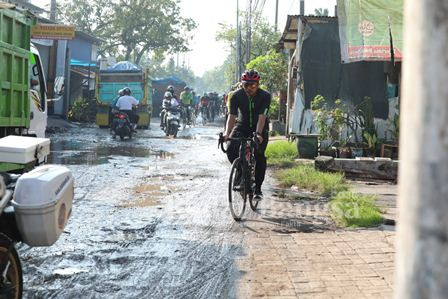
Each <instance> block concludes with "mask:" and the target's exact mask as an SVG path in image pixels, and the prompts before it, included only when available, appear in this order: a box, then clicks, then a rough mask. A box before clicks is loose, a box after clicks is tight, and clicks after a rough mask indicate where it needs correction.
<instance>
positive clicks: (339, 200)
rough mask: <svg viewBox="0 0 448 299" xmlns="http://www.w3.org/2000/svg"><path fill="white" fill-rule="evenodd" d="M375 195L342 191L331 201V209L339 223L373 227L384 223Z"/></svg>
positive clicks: (350, 225) (349, 225)
mask: <svg viewBox="0 0 448 299" xmlns="http://www.w3.org/2000/svg"><path fill="white" fill-rule="evenodd" d="M375 199H376V198H375V196H372V195H361V194H357V193H352V192H340V193H338V194H337V195H336V196H334V197H333V200H332V201H331V202H330V210H331V212H332V215H333V217H334V218H335V219H336V221H337V222H338V223H339V224H342V225H343V226H348V227H372V226H378V225H380V224H382V223H383V217H382V216H381V211H380V209H379V208H378V207H377V206H376V204H375Z"/></svg>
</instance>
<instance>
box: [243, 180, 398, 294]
mask: <svg viewBox="0 0 448 299" xmlns="http://www.w3.org/2000/svg"><path fill="white" fill-rule="evenodd" d="M269 184H273V182H272V181H268V182H267V185H269ZM267 187H268V188H269V186H267ZM372 188H373V187H372ZM371 191H372V190H371ZM319 203H320V202H319V201H318V200H315V201H301V202H300V203H299V202H295V203H293V202H291V201H288V200H285V199H281V198H278V197H275V196H274V194H273V193H272V192H267V193H266V199H265V200H264V201H263V202H262V203H261V204H260V210H259V212H258V213H252V212H250V213H247V214H246V218H247V221H244V222H242V223H241V225H242V226H244V228H245V231H246V237H245V242H244V249H245V252H244V254H243V255H242V256H241V258H240V259H239V260H238V261H237V265H238V266H239V268H240V271H241V278H240V280H239V284H238V297H239V298H248V297H278V298H289V297H290V298H297V297H299V298H391V297H392V294H393V271H394V253H395V249H394V238H395V232H394V231H393V228H390V227H389V228H388V227H381V228H375V229H359V230H358V229H357V230H355V229H338V228H336V227H335V226H334V225H333V224H332V223H331V221H330V220H329V219H328V217H327V214H326V213H325V212H324V211H322V210H320V209H311V208H310V207H313V206H314V205H316V204H319ZM306 207H308V209H309V210H308V211H307V210H306Z"/></svg>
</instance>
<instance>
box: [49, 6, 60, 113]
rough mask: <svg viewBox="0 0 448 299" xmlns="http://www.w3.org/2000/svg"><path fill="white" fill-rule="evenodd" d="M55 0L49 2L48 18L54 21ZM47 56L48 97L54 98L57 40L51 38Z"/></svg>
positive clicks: (51, 108)
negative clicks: (51, 41) (51, 43)
mask: <svg viewBox="0 0 448 299" xmlns="http://www.w3.org/2000/svg"><path fill="white" fill-rule="evenodd" d="M56 7H57V5H56V0H51V2H50V19H51V20H52V21H54V22H56ZM49 52H50V53H49V58H48V78H47V87H48V88H47V89H48V97H49V98H50V99H53V98H54V81H55V79H56V61H57V56H58V41H57V40H53V45H52V46H51V47H50V51H49ZM51 104H52V105H51V106H50V109H49V110H51V111H50V112H51V113H52V112H53V111H54V106H53V103H51Z"/></svg>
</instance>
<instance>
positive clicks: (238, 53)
mask: <svg viewBox="0 0 448 299" xmlns="http://www.w3.org/2000/svg"><path fill="white" fill-rule="evenodd" d="M240 30H241V28H240V1H239V0H236V34H235V54H236V60H235V62H236V68H235V83H236V82H238V81H239V79H240V65H241V51H240V50H241V47H240Z"/></svg>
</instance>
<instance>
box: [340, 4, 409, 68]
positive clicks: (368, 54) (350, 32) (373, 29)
mask: <svg viewBox="0 0 448 299" xmlns="http://www.w3.org/2000/svg"><path fill="white" fill-rule="evenodd" d="M403 1H404V0H338V1H337V2H338V19H339V35H340V40H341V59H342V63H350V62H356V61H390V60H392V51H391V45H392V44H393V57H394V59H395V61H400V60H401V59H402V58H403V57H402V53H403ZM391 37H392V39H391Z"/></svg>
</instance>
